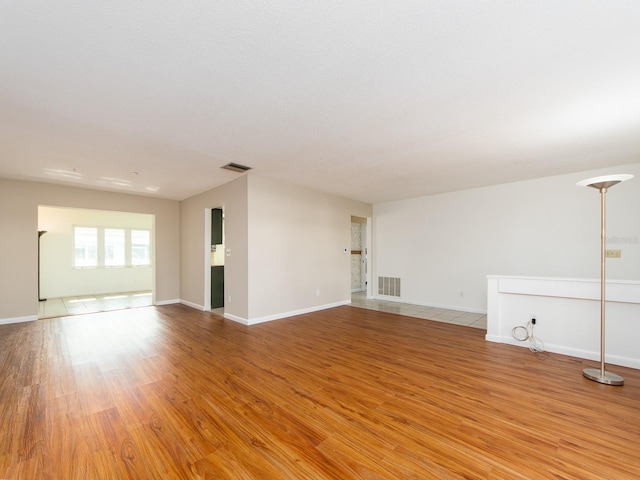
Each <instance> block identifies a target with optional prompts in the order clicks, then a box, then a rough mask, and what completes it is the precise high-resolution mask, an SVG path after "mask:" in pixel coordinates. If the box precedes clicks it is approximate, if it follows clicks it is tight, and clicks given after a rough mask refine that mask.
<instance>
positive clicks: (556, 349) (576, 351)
mask: <svg viewBox="0 0 640 480" xmlns="http://www.w3.org/2000/svg"><path fill="white" fill-rule="evenodd" d="M484 338H485V340H487V341H488V342H495V343H503V344H507V345H513V346H516V347H527V348H528V343H527V342H519V341H517V340H515V339H514V338H512V337H503V336H501V335H488V334H487V335H485V337H484ZM544 351H545V352H551V353H558V354H560V355H567V356H568V357H576V358H582V359H584V360H591V361H594V362H600V353H599V352H592V351H589V350H584V349H581V348H571V347H567V346H564V345H555V344H547V343H545V344H544ZM605 361H606V363H607V364H612V365H619V366H621V367H629V368H640V360H638V359H637V358H629V357H622V356H619V355H606V354H605Z"/></svg>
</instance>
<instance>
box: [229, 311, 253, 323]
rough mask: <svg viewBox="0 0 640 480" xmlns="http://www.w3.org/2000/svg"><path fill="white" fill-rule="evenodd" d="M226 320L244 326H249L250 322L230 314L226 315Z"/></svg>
mask: <svg viewBox="0 0 640 480" xmlns="http://www.w3.org/2000/svg"><path fill="white" fill-rule="evenodd" d="M224 318H226V319H227V320H232V321H234V322H238V323H241V324H242V325H249V321H248V320H247V319H246V318H242V317H236V316H235V315H231V314H230V313H225V314H224Z"/></svg>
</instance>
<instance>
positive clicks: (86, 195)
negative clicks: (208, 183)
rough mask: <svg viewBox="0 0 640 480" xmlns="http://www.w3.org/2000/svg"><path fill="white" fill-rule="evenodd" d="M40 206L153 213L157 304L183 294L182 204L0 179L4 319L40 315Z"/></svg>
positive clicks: (0, 306)
mask: <svg viewBox="0 0 640 480" xmlns="http://www.w3.org/2000/svg"><path fill="white" fill-rule="evenodd" d="M38 205H55V206H60V207H73V208H89V209H98V210H117V211H121V212H134V213H145V214H149V215H154V216H155V232H156V238H155V246H156V266H155V269H156V290H155V291H156V303H170V302H174V301H177V299H178V298H179V296H178V295H179V293H180V278H179V268H180V233H179V232H180V228H179V225H180V204H179V202H177V201H174V200H164V199H158V198H153V197H145V196H139V195H129V194H122V193H113V192H105V191H99V190H89V189H84V188H77V187H68V186H61V185H52V184H46V183H37V182H24V181H19V180H8V179H3V178H0V229H1V230H0V231H1V235H0V268H1V275H0V320H2V319H5V320H7V319H8V320H9V321H16V319H17V320H21V319H22V320H33V319H35V318H37V314H38V234H37V231H38Z"/></svg>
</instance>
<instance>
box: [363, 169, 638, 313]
mask: <svg viewBox="0 0 640 480" xmlns="http://www.w3.org/2000/svg"><path fill="white" fill-rule="evenodd" d="M610 173H631V174H634V175H635V177H636V178H634V179H632V180H630V181H628V182H625V183H623V184H620V185H617V186H615V187H613V188H611V189H610V191H609V193H608V195H607V205H608V222H607V234H608V238H609V248H615V249H620V250H622V258H620V259H611V260H610V261H609V262H608V266H607V268H608V271H607V276H608V278H615V279H620V280H638V279H640V215H639V214H638V211H639V210H638V209H639V207H640V163H635V164H631V165H626V166H621V167H617V168H607V169H600V170H593V171H588V172H581V173H575V174H570V175H559V176H553V177H546V178H540V179H536V180H528V181H522V182H516V183H509V184H504V185H497V186H491V187H485V188H478V189H472V190H464V191H460V192H452V193H446V194H440V195H433V196H428V197H420V198H414V199H409V200H401V201H396V202H387V203H381V204H376V205H374V207H373V240H374V245H375V248H374V249H373V256H374V263H373V269H374V272H373V273H374V276H373V278H372V282H373V285H374V286H375V285H377V277H378V276H384V277H399V278H400V279H401V282H402V297H401V299H399V300H401V301H403V302H408V303H416V304H421V305H431V306H438V307H443V308H452V309H457V310H468V311H478V312H486V311H487V295H486V292H487V275H490V274H499V275H515V276H536V277H568V278H599V276H600V259H599V249H600V225H599V224H600V199H599V195H598V192H597V191H595V190H593V189H590V188H584V187H577V186H576V182H578V181H579V180H583V179H585V178H590V177H594V176H598V175H604V174H610ZM374 293H375V290H374ZM378 297H379V298H383V297H380V296H379V295H378Z"/></svg>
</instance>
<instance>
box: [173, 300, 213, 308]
mask: <svg viewBox="0 0 640 480" xmlns="http://www.w3.org/2000/svg"><path fill="white" fill-rule="evenodd" d="M178 303H181V304H182V305H186V306H187V307H191V308H195V309H197V310H202V311H205V310H206V309H205V308H204V305H198V304H197V303H193V302H189V301H187V300H182V299H180V301H179V302H178Z"/></svg>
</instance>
